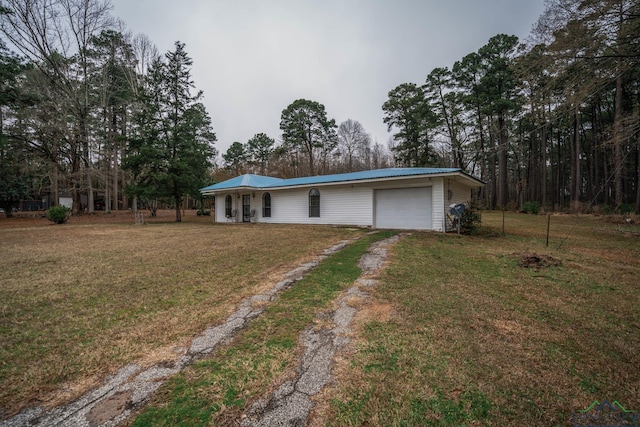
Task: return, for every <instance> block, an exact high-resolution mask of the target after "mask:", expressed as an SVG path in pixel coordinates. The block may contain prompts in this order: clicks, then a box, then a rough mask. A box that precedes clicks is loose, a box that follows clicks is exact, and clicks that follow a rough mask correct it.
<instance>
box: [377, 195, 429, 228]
mask: <svg viewBox="0 0 640 427" xmlns="http://www.w3.org/2000/svg"><path fill="white" fill-rule="evenodd" d="M431 206H432V201H431V187H420V188H396V189H393V190H376V193H375V216H376V228H400V229H422V230H425V229H427V230H431V229H432V228H433V224H432V219H431V210H432V208H431Z"/></svg>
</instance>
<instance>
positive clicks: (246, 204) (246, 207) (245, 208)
mask: <svg viewBox="0 0 640 427" xmlns="http://www.w3.org/2000/svg"><path fill="white" fill-rule="evenodd" d="M242 222H251V195H250V194H243V195H242Z"/></svg>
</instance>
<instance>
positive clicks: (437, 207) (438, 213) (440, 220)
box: [431, 178, 445, 231]
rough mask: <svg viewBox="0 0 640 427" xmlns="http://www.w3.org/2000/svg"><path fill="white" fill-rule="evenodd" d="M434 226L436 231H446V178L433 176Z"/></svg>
mask: <svg viewBox="0 0 640 427" xmlns="http://www.w3.org/2000/svg"><path fill="white" fill-rule="evenodd" d="M432 181H433V192H432V193H431V194H432V198H433V216H432V218H433V228H432V230H434V231H444V228H445V227H444V224H445V223H444V209H445V206H444V198H445V196H444V193H445V191H444V179H443V178H433V179H432Z"/></svg>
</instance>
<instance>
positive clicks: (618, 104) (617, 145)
mask: <svg viewBox="0 0 640 427" xmlns="http://www.w3.org/2000/svg"><path fill="white" fill-rule="evenodd" d="M618 68H619V67H618ZM614 108H615V112H614V119H613V122H614V124H613V129H614V131H613V149H614V154H613V156H614V157H613V159H614V171H613V175H614V177H615V202H616V209H617V210H619V209H620V207H621V206H622V203H623V201H624V199H623V196H624V189H623V173H624V164H623V160H624V156H623V154H622V139H623V135H622V133H623V129H622V74H621V73H620V72H618V77H616V100H615V107H614Z"/></svg>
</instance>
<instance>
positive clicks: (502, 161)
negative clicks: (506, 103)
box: [498, 113, 509, 210]
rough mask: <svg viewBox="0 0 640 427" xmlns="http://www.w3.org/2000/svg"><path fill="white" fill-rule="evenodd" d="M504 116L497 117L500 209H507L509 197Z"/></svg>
mask: <svg viewBox="0 0 640 427" xmlns="http://www.w3.org/2000/svg"><path fill="white" fill-rule="evenodd" d="M505 126H506V125H505V122H504V115H503V114H502V113H500V114H499V115H498V190H499V194H498V203H499V204H500V209H502V210H504V209H506V207H507V200H508V196H509V190H508V182H507V180H508V176H509V175H508V171H507V130H506V127H505Z"/></svg>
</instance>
